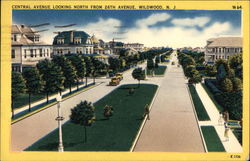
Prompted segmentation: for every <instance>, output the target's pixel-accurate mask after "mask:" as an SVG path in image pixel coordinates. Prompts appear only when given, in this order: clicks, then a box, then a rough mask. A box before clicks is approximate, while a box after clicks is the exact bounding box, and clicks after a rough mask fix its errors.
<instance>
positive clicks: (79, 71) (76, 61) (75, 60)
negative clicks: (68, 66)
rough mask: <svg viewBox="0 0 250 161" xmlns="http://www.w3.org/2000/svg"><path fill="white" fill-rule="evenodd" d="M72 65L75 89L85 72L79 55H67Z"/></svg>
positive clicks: (82, 60)
mask: <svg viewBox="0 0 250 161" xmlns="http://www.w3.org/2000/svg"><path fill="white" fill-rule="evenodd" d="M68 59H69V60H70V61H71V63H72V65H73V66H74V68H75V69H76V80H77V90H78V89H79V80H80V79H81V80H82V79H83V78H84V76H85V74H86V66H85V62H84V59H83V57H82V56H81V55H73V56H70V57H68Z"/></svg>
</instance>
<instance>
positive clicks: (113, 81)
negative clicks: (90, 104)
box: [109, 77, 120, 86]
mask: <svg viewBox="0 0 250 161" xmlns="http://www.w3.org/2000/svg"><path fill="white" fill-rule="evenodd" d="M118 84H120V79H119V78H117V77H113V78H111V80H110V82H109V85H110V86H117V85H118Z"/></svg>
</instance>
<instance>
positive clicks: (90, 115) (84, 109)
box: [70, 101, 95, 142]
mask: <svg viewBox="0 0 250 161" xmlns="http://www.w3.org/2000/svg"><path fill="white" fill-rule="evenodd" d="M70 121H71V122H72V123H74V124H79V125H81V126H84V131H85V139H84V140H85V142H87V128H86V127H87V126H91V125H92V124H93V123H94V121H95V107H94V106H93V105H92V103H91V102H87V101H84V102H83V101H81V102H80V103H79V104H78V105H76V106H75V107H74V108H72V109H71V115H70Z"/></svg>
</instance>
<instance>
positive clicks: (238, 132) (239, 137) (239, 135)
mask: <svg viewBox="0 0 250 161" xmlns="http://www.w3.org/2000/svg"><path fill="white" fill-rule="evenodd" d="M233 134H234V136H235V137H236V138H237V140H238V141H239V143H240V144H241V145H242V131H241V130H237V129H235V130H233Z"/></svg>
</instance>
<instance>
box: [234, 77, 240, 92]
mask: <svg viewBox="0 0 250 161" xmlns="http://www.w3.org/2000/svg"><path fill="white" fill-rule="evenodd" d="M231 81H232V83H233V90H234V91H240V90H241V89H242V82H241V79H240V78H237V77H234V78H232V79H231Z"/></svg>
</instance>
